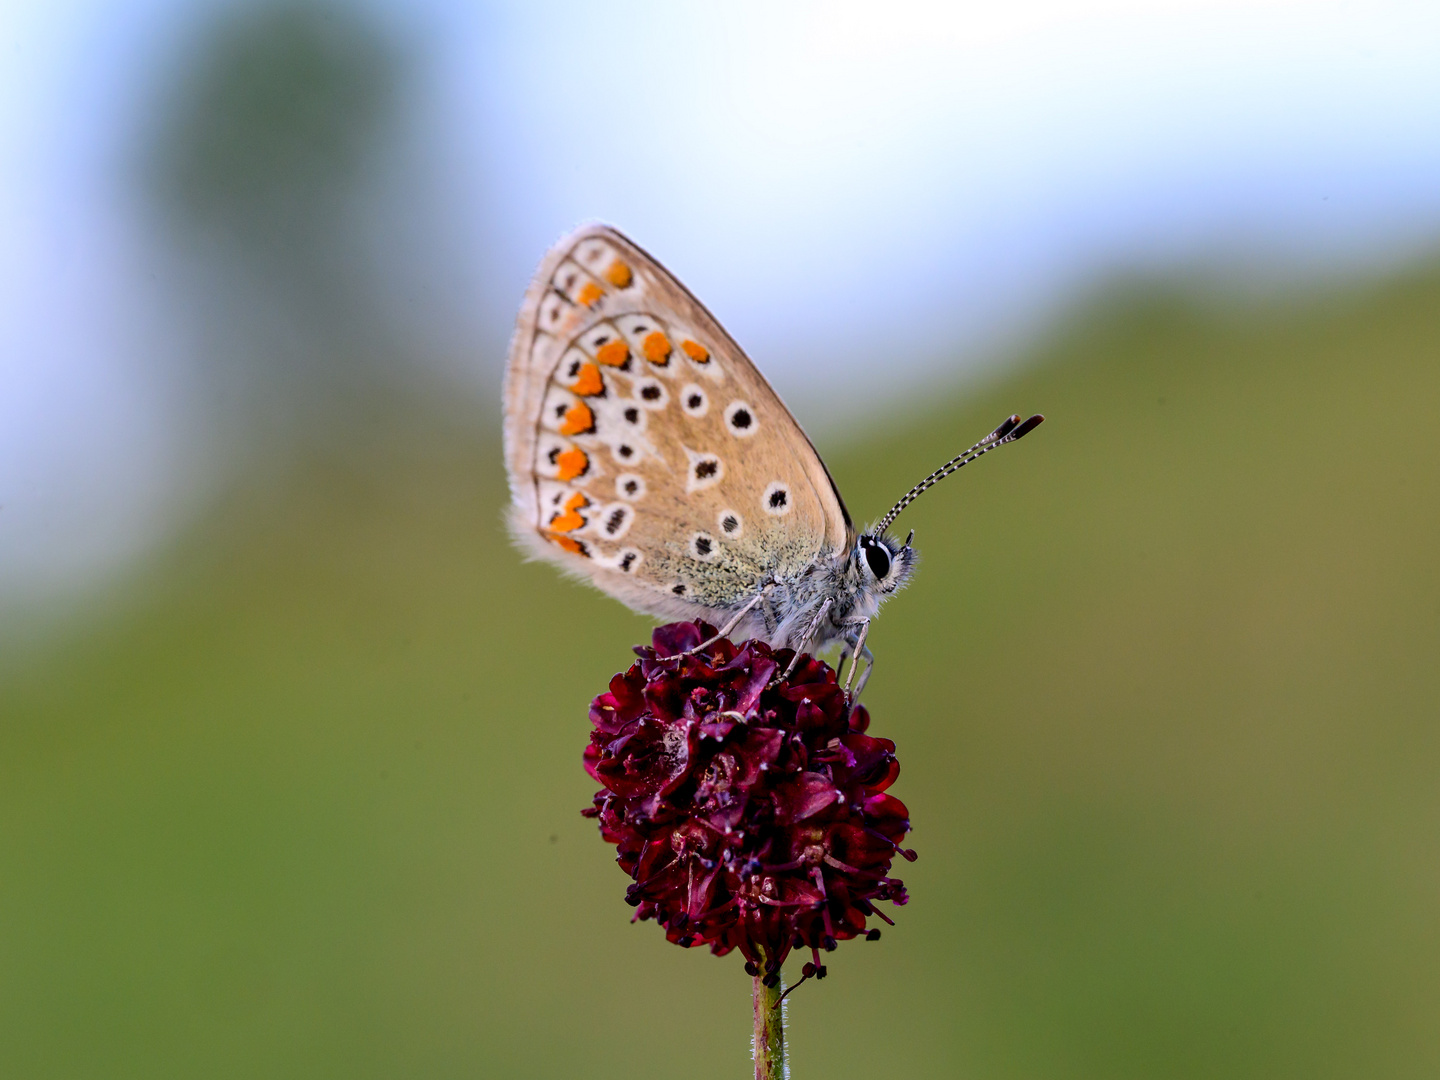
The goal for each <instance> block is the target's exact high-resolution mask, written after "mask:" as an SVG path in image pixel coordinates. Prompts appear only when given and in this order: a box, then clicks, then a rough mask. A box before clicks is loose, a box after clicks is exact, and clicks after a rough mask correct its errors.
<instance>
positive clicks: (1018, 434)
mask: <svg viewBox="0 0 1440 1080" xmlns="http://www.w3.org/2000/svg"><path fill="white" fill-rule="evenodd" d="M1044 422H1045V417H1043V416H1042V415H1040V414H1039V413H1036V414H1035V415H1034V416H1032V417H1030V419H1029V420H1026V421H1025V422H1024V423H1022V424H1020V425H1019V426H1018V427H1017V428H1015V430H1014V431H1012V432H1011V433H1010V438H1012V439H1022V438H1024V437H1025V436H1026V435H1029V434H1030V432H1032V431H1034V430H1035V429H1036V428H1037V427H1039V426H1040V425H1041V424H1043V423H1044Z"/></svg>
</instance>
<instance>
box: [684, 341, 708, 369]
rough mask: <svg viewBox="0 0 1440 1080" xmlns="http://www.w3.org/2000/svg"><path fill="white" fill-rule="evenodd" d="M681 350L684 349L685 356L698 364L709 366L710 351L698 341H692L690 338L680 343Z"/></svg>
mask: <svg viewBox="0 0 1440 1080" xmlns="http://www.w3.org/2000/svg"><path fill="white" fill-rule="evenodd" d="M680 348H682V349H684V350H685V355H686V356H688V357H689V358H690V359H691V360H694V361H695V363H697V364H708V363H709V362H710V350H709V349H707V348H705V346H704V345H701V344H700V343H699V342H698V341H691V340H690V339H689V338H686V339H685V340H684V341H682V342H680Z"/></svg>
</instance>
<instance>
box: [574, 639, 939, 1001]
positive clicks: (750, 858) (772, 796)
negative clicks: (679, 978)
mask: <svg viewBox="0 0 1440 1080" xmlns="http://www.w3.org/2000/svg"><path fill="white" fill-rule="evenodd" d="M713 634H714V630H713V629H712V628H711V627H709V626H707V625H706V624H705V623H672V624H670V625H669V626H662V627H660V628H658V629H657V630H656V631H655V635H654V647H653V648H648V649H647V648H644V647H643V646H637V647H636V649H635V652H636V653H637V654H638V655H639V657H640V660H639V662H638V663H637V664H635V665H633V666H632V667H631V668H630V670H629V671H626V672H622V673H621V674H619V675H616V676H615V677H614V678H613V679H611V680H610V690H609V692H608V693H604V694H601V695H600V696H599V697H597V698H596V699H595V700H594V701H593V702H592V703H591V705H590V720H591V722H592V723H593V724H594V730H593V731H592V732H591V735H590V745H589V746H588V747H586V748H585V769H586V771H587V772H588V773H589V774H590V775H591V776H592V777H594V778H595V780H597V781H598V782H600V783H601V784H603V785H605V786H604V788H603V789H602V790H600V791H598V792H597V793H596V794H595V802H594V805H593V806H592V807H589V808H587V809H586V810H585V811H584V813H585V814H586V816H588V817H594V818H598V819H599V823H600V835H601V836H603V837H604V838H605V839H606V840H607V841H608V842H609V843H612V844H614V845H615V846H616V848H617V849H618V855H617V861H618V862H619V863H620V866H621V867H622V868H623V869H624V870H625V872H626V873H627V874H629V875H630V877H631V878H633V879H634V882H635V883H634V884H633V885H631V886H630V888H629V890H628V891H627V893H626V899H627V900H628V901H629V902H630V903H631V904H632V905H634V906H635V907H636V909H637V910H636V914H635V917H636V918H637V919H655V920H656V921H658V922H659V923H660V924H661V925H662V926H664V927H665V936H666V937H667V938H669V939H670V940H671V941H673V942H675V943H676V944H677V945H683V946H686V947H687V948H688V947H689V946H692V945H709V946H710V950H711V951H712V952H713V953H715V955H717V956H723V955H724V954H725V953H728V952H730V950H732V949H739V950H740V952H741V953H743V954H744V956H745V959H746V961H747V963H746V969H747V970H748V971H750V973H751V974H758V973H759V972H760V971H761V970H763V971H764V972H765V975H766V977H767V981H769V982H770V983H771V985H773V983H774V981H775V980H777V979H778V978H779V972H780V965H781V964H782V963H784V961H785V957H786V956H787V955H788V954H789V952H790V950H791V949H792V948H800V947H808V948H809V949H810V950H811V951H812V955H813V957H814V963H813V966H812V965H811V964H808V963H807V964H806V965H805V974H806V976H807V977H808V976H809V975H811V974H815V975H819V976H821V977H823V976H824V974H825V968H824V965H823V964H821V963H820V953H819V950H820V949H826V950H830V949H834V948H835V944H836V942H838V941H843V940H844V939H846V938H853V937H856V936H859V935H864V936H865V937H867V938H869V939H870V940H874V939H875V938H877V937H879V936H880V931H879V930H878V929H876V930H870V931H868V933H867V931H866V928H865V920H866V919H867V918H868V917H869V916H871V915H875V916H878V917H879V918H881V919H884V920H885V921H886V922H889V921H890V920H889V919H886V918H885V916H884V915H881V914H880V912H879V911H878V910H877V908H876V906H875V905H876V904H877V902H879V901H881V900H890V901H892V902H893V903H895V904H903V903H905V901H906V899H907V896H906V893H905V886H904V885H903V884H902V883H901V882H900V881H899V880H898V879H896V878H892V877H888V876H887V875H888V874H889V871H890V863H891V861H892V859H893V858H894V856H895V854H896V853H897V852H899V853H900V854H901V855H903V856H904V857H905V858H907V859H911V860H913V859H914V858H915V853H914V852H912V851H905V850H903V849H901V848H900V846H899V842H900V839H901V838H902V837H903V836H904V835H905V833H906V832H908V831H909V829H910V820H909V811H908V810H906V809H905V804H904V803H902V802H901V801H900V800H899V799H896V798H894V797H893V796H891V795H887V794H885V789H886V788H887V787H889V786H890V784H891V783H892V782H894V780H895V777H896V776H897V775H898V774H899V772H900V765H899V763H898V762H897V761H896V760H895V744H894V743H892V742H890V740H888V739H875V738H872V737H870V736H869V735H867V734H866V733H865V729H866V727H867V726H868V725H869V722H870V720H869V714H868V713H867V712H866V711H865V709H864V707H863V706H856V707H855V708H854V709H853V710H852V709H851V708H850V703H849V701H848V699H847V698H846V696H845V692H844V691H843V690H842V689H841V688H840V686H839V685H838V684H837V683H836V680H835V672H834V670H832V669H831V668H830V666H829V665H827V664H825V663H822V662H821V661H819V660H816V659H814V658H813V657H810V656H802V657H801V658H800V662H799V663H798V664H797V665H796V666H795V669H794V671H792V672H791V674H790V676H789V677H788V678H781V672H782V671H783V670H784V669H785V666H786V665H788V664H789V662H790V660H791V658H792V657H793V655H794V654H793V653H792V652H791V650H789V649H780V650H778V651H772V650H771V649H770V647H769V646H768V645H766V644H765V643H764V642H761V641H747V642H744V643H743V644H741V645H739V646H736V645H735V644H733V643H732V642H730V641H728V640H725V639H721V640H720V641H717V642H715V643H714V644H712V645H708V646H706V647H705V648H704V649H702V650H700V651H699V652H698V653H697V654H695V655H693V656H684V655H681V654H682V653H684V652H685V651H686V650H688V649H692V648H694V647H695V646H697V645H699V644H700V643H701V642H702V641H705V640H707V639H709V638H710V637H711V636H713Z"/></svg>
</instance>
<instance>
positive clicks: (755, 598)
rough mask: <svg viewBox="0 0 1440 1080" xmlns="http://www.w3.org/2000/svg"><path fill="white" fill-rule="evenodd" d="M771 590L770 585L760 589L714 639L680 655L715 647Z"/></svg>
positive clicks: (718, 631) (692, 653) (691, 654)
mask: <svg viewBox="0 0 1440 1080" xmlns="http://www.w3.org/2000/svg"><path fill="white" fill-rule="evenodd" d="M769 588H770V585H769V584H766V585H764V586H762V587H761V589H760V591H759V592H758V593H756V594H755V595H754V596H753V597H751V598H750V602H749V603H748V604H746V605H745V606H744V607H742V608H741V609H740V610H739V611H737V612H736V613H735V615H734V617H733V618H731V620H730V621H729V622H727V623H726V624H725V625H724V626H722V627H721V628H720V629H719V630H717V631H715V634H714V636H713V637H711V638H710V639H709V640H708V641H702V642H701V643H700V644H699V645H696V646H695V647H694V648H693V649H686V650H685V652H683V653H681V654H680V655H682V656H693V655H695V654H696V653H697V652H699V651H700V650H701V649H708V648H709V647H710V646H711V645H714V644H715V642H717V641H719V640H720V639H721V638H723V637H726V636H727V635H728V634H729V633H730V631H731V630H734V629H735V627H737V626H739V625H740V620H741V619H743V618H744V617H745V616H746V615H748V614H750V612H751V611H753V610H754V609H755V607H756V605H758V604H759V603H760V601H762V600H764V599H765V593H766V591H767V590H768V589H769Z"/></svg>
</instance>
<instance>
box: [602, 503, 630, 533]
mask: <svg viewBox="0 0 1440 1080" xmlns="http://www.w3.org/2000/svg"><path fill="white" fill-rule="evenodd" d="M634 514H635V511H634V510H631V509H630V507H628V506H615V507H612V508H611V509H610V510H609V511H608V512H607V513H606V514H605V522H604V524H603V525H601V526H600V531H601V532H603V533H604V534H605V535H606V536H608V537H610V538H611V539H612V540H613V539H615V538H616V537H618V536H623V535H624V534H625V530H626V528H627V527H628V526H629V524H630V519H631V518H632V517H633V516H634Z"/></svg>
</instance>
